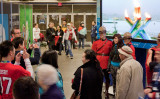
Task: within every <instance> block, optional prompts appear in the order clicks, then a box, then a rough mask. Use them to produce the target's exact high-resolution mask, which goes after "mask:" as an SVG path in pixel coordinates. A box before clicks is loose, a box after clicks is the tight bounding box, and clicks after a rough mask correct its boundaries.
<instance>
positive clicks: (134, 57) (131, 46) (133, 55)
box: [127, 42, 136, 60]
mask: <svg viewBox="0 0 160 99" xmlns="http://www.w3.org/2000/svg"><path fill="white" fill-rule="evenodd" d="M127 45H128V46H129V47H130V48H131V49H132V51H133V53H132V57H133V59H135V60H136V55H135V48H134V46H133V45H132V43H131V42H130V43H129V44H127Z"/></svg>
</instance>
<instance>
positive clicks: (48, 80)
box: [37, 64, 58, 85]
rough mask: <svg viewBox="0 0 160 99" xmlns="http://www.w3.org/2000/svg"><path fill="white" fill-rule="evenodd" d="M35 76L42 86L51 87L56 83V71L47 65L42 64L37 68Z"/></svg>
mask: <svg viewBox="0 0 160 99" xmlns="http://www.w3.org/2000/svg"><path fill="white" fill-rule="evenodd" d="M37 76H38V79H39V80H41V81H42V83H43V84H44V85H53V84H55V83H56V82H57V81H58V73H57V70H56V69H55V68H54V67H53V66H51V65H48V64H43V65H40V66H39V67H38V70H37Z"/></svg>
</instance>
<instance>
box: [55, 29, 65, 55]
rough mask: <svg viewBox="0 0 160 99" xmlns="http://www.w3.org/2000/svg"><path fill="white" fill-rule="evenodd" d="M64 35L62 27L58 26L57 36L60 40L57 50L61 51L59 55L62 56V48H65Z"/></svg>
mask: <svg viewBox="0 0 160 99" xmlns="http://www.w3.org/2000/svg"><path fill="white" fill-rule="evenodd" d="M63 34H64V32H63V30H62V27H61V26H57V31H56V36H59V39H58V42H57V45H56V49H57V50H58V51H59V53H58V55H61V52H62V48H63V45H62V39H63Z"/></svg>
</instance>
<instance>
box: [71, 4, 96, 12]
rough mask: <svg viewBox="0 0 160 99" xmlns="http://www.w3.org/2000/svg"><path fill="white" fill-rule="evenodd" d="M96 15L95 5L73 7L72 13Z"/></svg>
mask: <svg viewBox="0 0 160 99" xmlns="http://www.w3.org/2000/svg"><path fill="white" fill-rule="evenodd" d="M84 12H85V13H96V12H97V7H96V5H73V13H84Z"/></svg>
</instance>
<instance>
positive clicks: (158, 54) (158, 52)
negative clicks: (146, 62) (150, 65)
mask: <svg viewBox="0 0 160 99" xmlns="http://www.w3.org/2000/svg"><path fill="white" fill-rule="evenodd" d="M154 59H155V61H156V62H158V63H160V49H159V48H158V49H156V50H155V55H154Z"/></svg>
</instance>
